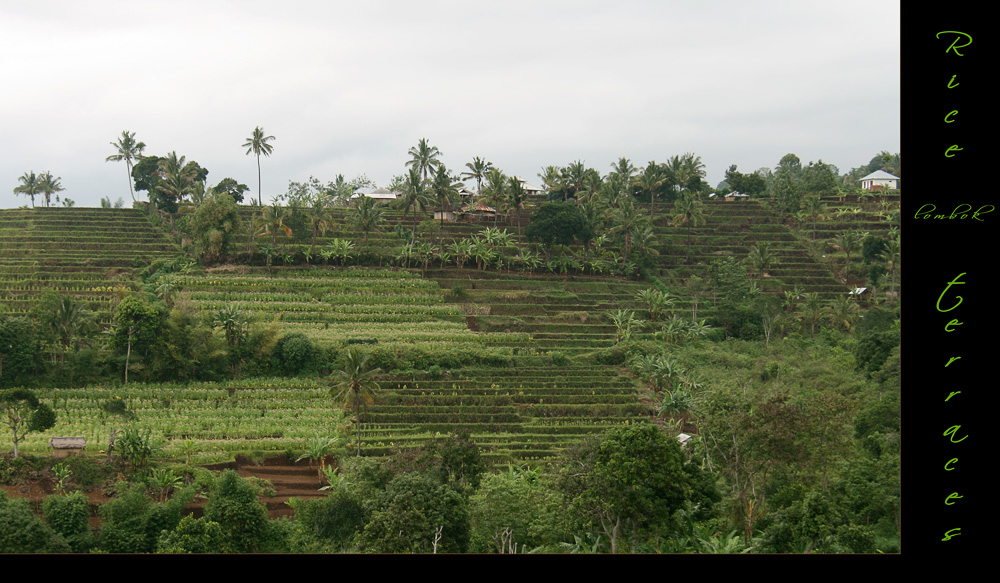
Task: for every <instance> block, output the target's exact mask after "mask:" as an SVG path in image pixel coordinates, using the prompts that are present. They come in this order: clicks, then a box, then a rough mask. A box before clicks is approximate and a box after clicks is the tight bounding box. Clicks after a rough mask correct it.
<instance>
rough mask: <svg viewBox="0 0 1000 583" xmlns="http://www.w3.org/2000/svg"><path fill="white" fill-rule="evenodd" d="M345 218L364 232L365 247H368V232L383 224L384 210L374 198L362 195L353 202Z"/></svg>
mask: <svg viewBox="0 0 1000 583" xmlns="http://www.w3.org/2000/svg"><path fill="white" fill-rule="evenodd" d="M347 220H348V221H350V223H351V225H352V226H353V227H354V228H355V229H359V230H361V232H362V233H364V234H365V247H368V233H369V232H370V231H377V230H379V229H381V228H382V226H383V225H385V222H386V220H385V210H384V209H383V208H382V206H381V205H380V204H379V203H378V201H376V200H375V199H374V198H371V197H370V196H362V197H359V198H358V200H357V202H356V203H355V204H354V208H353V209H352V210H351V213H350V214H349V215H348V219H347Z"/></svg>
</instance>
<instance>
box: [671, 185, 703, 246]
mask: <svg viewBox="0 0 1000 583" xmlns="http://www.w3.org/2000/svg"><path fill="white" fill-rule="evenodd" d="M705 222H706V219H705V204H704V203H703V202H701V201H700V200H698V198H697V196H696V195H694V194H693V193H690V192H685V193H684V194H683V195H681V197H680V198H679V199H677V202H676V203H675V205H674V226H675V227H679V226H680V225H682V224H685V223H686V224H687V226H688V240H687V255H688V258H689V259H690V258H691V234H692V233H693V232H694V228H695V227H698V226H703V225H704V224H705Z"/></svg>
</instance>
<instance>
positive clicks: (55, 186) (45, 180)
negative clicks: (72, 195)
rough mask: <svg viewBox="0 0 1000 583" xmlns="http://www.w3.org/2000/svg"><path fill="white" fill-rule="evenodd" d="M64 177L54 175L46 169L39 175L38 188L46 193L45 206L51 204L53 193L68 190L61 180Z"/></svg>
mask: <svg viewBox="0 0 1000 583" xmlns="http://www.w3.org/2000/svg"><path fill="white" fill-rule="evenodd" d="M60 180H62V178H59V177H53V176H52V173H51V172H48V171H46V172H45V173H43V174H40V175H39V176H38V190H39V191H41V193H42V194H44V195H45V206H49V204H50V203H51V201H52V195H53V194H55V193H57V192H62V191H63V190H66V189H65V188H63V186H62V184H60V183H59V181H60Z"/></svg>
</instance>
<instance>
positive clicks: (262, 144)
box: [243, 126, 274, 206]
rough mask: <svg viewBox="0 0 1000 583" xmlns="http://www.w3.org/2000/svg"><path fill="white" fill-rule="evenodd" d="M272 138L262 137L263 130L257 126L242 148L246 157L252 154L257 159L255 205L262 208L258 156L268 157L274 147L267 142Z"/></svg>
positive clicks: (272, 137)
mask: <svg viewBox="0 0 1000 583" xmlns="http://www.w3.org/2000/svg"><path fill="white" fill-rule="evenodd" d="M273 139H274V136H266V137H265V136H264V128H262V127H260V126H257V127H255V128H254V129H253V134H252V135H251V136H250V137H249V138H247V141H246V143H245V144H243V147H244V148H246V149H247V156H249V155H250V154H253V155H254V156H256V157H257V204H259V205H262V206H263V204H264V203H263V202H262V201H263V198H262V197H261V185H260V155H261V154H264V155H265V156H270V155H271V151H272V150H273V149H274V146H272V145H271V144H268V142H269V141H271V140H273Z"/></svg>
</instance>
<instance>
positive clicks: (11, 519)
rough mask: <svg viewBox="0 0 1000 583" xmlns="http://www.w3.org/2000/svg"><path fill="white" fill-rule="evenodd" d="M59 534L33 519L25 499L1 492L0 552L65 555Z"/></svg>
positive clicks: (35, 518) (67, 549)
mask: <svg viewBox="0 0 1000 583" xmlns="http://www.w3.org/2000/svg"><path fill="white" fill-rule="evenodd" d="M69 551H70V546H69V544H68V543H67V542H66V539H65V538H64V537H63V536H62V535H61V534H59V533H57V532H55V531H54V530H52V528H51V527H50V526H49V525H48V524H46V523H45V522H43V521H42V519H40V518H38V517H37V516H35V513H34V512H32V510H31V505H30V504H29V503H28V501H27V500H23V499H10V498H8V497H7V492H5V491H3V490H0V553H67V552H69Z"/></svg>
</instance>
